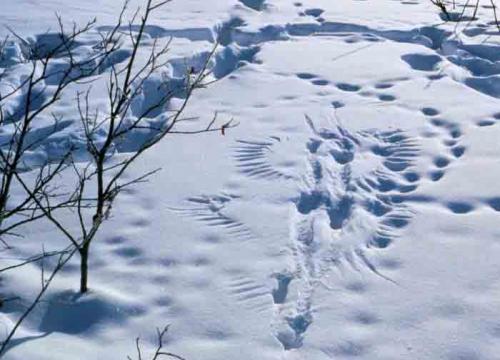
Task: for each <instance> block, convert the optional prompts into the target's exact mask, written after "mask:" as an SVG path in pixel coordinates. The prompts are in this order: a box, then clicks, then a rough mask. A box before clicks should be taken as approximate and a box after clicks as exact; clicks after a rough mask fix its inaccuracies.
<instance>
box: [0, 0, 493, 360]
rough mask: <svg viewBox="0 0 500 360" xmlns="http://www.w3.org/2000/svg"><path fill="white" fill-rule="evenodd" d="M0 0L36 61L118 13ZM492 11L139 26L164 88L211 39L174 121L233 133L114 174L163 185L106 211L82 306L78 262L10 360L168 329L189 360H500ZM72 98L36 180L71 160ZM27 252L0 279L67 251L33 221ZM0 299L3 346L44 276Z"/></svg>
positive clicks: (278, 12)
mask: <svg viewBox="0 0 500 360" xmlns="http://www.w3.org/2000/svg"><path fill="white" fill-rule="evenodd" d="M1 2H2V4H1V5H0V8H1V10H0V25H2V26H0V34H1V35H7V34H8V33H9V31H8V30H7V27H8V28H11V29H12V30H15V31H16V33H17V34H19V35H21V36H24V37H27V38H29V39H31V40H30V41H35V42H36V41H45V40H44V39H46V38H47V35H46V34H47V32H50V31H54V30H55V29H56V19H55V16H54V13H56V12H59V13H60V14H62V15H63V16H64V19H65V20H67V21H73V20H74V21H77V22H83V21H85V20H87V19H90V18H92V17H96V18H97V28H99V27H106V26H109V25H112V24H113V22H114V20H115V19H116V16H117V12H118V11H119V8H120V6H121V5H122V3H121V1H118V0H88V1H78V0H16V1H11V0H2V1H1ZM138 3H139V1H135V2H132V3H131V7H133V6H135V5H137V4H138ZM481 3H483V1H482V2H481ZM488 4H489V1H484V6H481V7H480V10H479V15H480V16H478V17H479V20H477V21H471V22H470V23H469V22H465V23H444V22H443V21H442V19H441V18H440V17H439V14H438V12H437V10H436V8H435V7H434V6H432V4H431V3H430V1H424V0H420V1H418V0H415V1H412V0H407V1H395V0H367V1H356V0H297V1H293V0H264V1H262V0H240V1H237V0H174V1H173V2H172V3H171V4H169V5H167V6H166V7H165V8H164V9H162V10H161V11H159V12H158V13H156V14H155V17H154V19H153V20H152V22H151V26H150V27H148V29H147V34H148V36H150V37H151V38H156V37H160V38H162V39H163V38H164V39H165V40H166V39H169V38H170V37H172V38H173V42H172V52H171V53H170V55H169V56H171V58H172V61H171V66H170V74H169V76H171V77H172V79H175V78H176V77H178V76H181V75H179V74H182V73H183V72H182V69H183V67H184V66H186V65H188V66H191V65H192V66H197V64H199V63H200V61H202V59H204V58H205V57H206V56H207V53H208V52H209V51H210V49H211V48H212V47H213V45H214V42H215V41H216V40H217V39H219V40H220V41H221V45H220V46H219V48H218V50H217V54H216V57H215V59H214V61H213V62H212V66H213V70H214V76H215V77H216V78H217V79H218V81H217V82H215V83H213V84H212V85H211V86H209V87H208V88H207V89H203V90H200V91H199V92H197V93H196V94H195V96H194V98H193V99H192V101H191V103H190V106H189V109H188V113H189V114H188V115H189V116H199V117H200V119H201V120H200V121H209V120H210V118H211V117H212V116H213V114H214V113H215V112H217V113H218V114H219V116H220V117H221V118H223V119H230V118H234V119H235V120H236V121H237V122H238V123H239V126H237V127H236V128H233V129H230V130H228V131H227V133H226V135H225V136H222V135H221V134H219V133H211V134H204V135H196V136H182V135H172V136H167V137H166V138H165V139H164V141H163V142H162V143H161V144H160V145H159V146H158V147H156V148H154V149H153V150H152V151H150V152H148V153H146V155H145V156H144V157H143V158H142V159H141V161H139V163H138V164H137V165H136V166H135V167H134V168H133V169H132V170H131V171H130V173H129V174H128V175H127V176H129V177H130V178H133V177H134V176H137V175H140V174H142V173H144V172H147V171H150V170H152V169H155V168H157V167H161V168H162V170H161V171H160V172H158V173H157V174H155V175H154V176H153V177H152V178H151V179H150V181H149V182H148V183H146V184H141V185H140V186H138V187H135V188H134V190H133V191H129V192H127V193H126V194H124V195H123V196H122V197H120V198H119V200H118V201H117V203H116V204H115V206H114V207H113V213H112V217H111V219H110V220H109V221H108V222H106V223H105V225H104V227H103V230H102V232H101V233H100V234H99V238H98V239H97V240H96V241H95V242H94V243H93V248H92V253H91V258H92V261H91V267H90V287H91V291H90V293H89V294H88V295H85V296H79V295H78V294H77V292H76V291H77V284H78V271H77V270H78V269H77V265H78V264H77V262H76V261H75V262H74V263H72V264H70V265H69V266H68V267H67V268H66V269H65V270H64V271H63V273H62V274H61V275H60V276H59V277H58V278H57V280H56V282H55V283H54V284H53V286H52V287H51V289H50V291H49V293H48V294H47V296H46V297H45V298H44V301H43V302H42V303H41V304H40V306H39V307H38V308H37V309H36V311H35V312H34V313H33V314H32V315H31V316H30V317H29V318H28V320H27V321H26V322H25V323H24V324H23V326H22V328H21V330H20V331H19V332H18V334H17V336H16V338H15V339H14V342H13V346H12V347H11V348H10V349H9V351H8V352H7V354H6V355H5V359H9V360H10V359H12V360H20V359H37V360H77V359H126V356H127V355H131V356H134V355H135V338H136V337H140V338H141V339H142V341H143V346H144V352H145V353H147V352H148V351H152V350H153V349H154V347H155V341H156V333H155V328H156V327H162V326H164V325H167V324H171V328H170V332H169V335H168V337H167V342H166V349H167V350H168V351H171V352H173V353H176V354H179V355H181V356H183V357H184V358H186V359H189V360H215V359H217V360H221V359H228V360H236V359H238V360H254V359H259V360H277V359H286V360H288V359H290V360H296V359H306V360H323V359H325V360H326V359H352V358H356V359H367V360H376V359H381V360H389V359H394V360H396V359H446V360H456V359H467V360H479V359H500V230H499V227H498V224H499V221H500V187H499V185H498V184H499V183H498V179H499V178H500V142H499V139H500V100H499V99H500V50H499V45H500V35H499V34H498V32H497V30H496V28H495V27H494V25H493V23H492V22H491V21H492V17H491V11H490V9H488V8H487V6H486V5H488ZM457 11H461V7H458V9H457ZM97 38H98V36H97V31H96V32H95V33H91V34H89V35H88V36H87V38H86V42H85V43H82V44H81V51H82V53H85V52H86V51H88V49H89V48H91V45H92V42H93V41H96V39H97ZM14 40H15V39H13V42H12V43H10V44H9V46H10V48H9V49H10V52H9V53H10V54H12V56H11V57H10V58H7V59H4V60H3V62H0V71H2V72H7V73H8V74H9V75H8V79H9V81H12V83H16V82H19V81H20V79H21V78H22V76H23V74H24V72H25V71H26V70H25V68H24V65H23V64H22V63H21V62H20V60H19V59H18V56H20V52H19V51H18V46H19V44H17V43H16V42H15V41H14ZM127 56H128V53H127V49H126V48H125V49H124V53H123V59H117V60H116V61H117V62H120V61H124V60H125V59H126V58H127ZM200 59H201V60H200ZM105 73H106V72H105V71H104V74H105ZM103 76H104V75H103ZM153 85H154V84H153ZM79 86H84V85H79ZM74 87H75V88H74V92H73V93H71V92H70V93H69V95H68V97H67V98H64V99H63V100H62V102H61V103H60V104H59V105H58V110H57V111H58V112H60V114H62V115H64V124H63V126H61V130H60V131H58V132H57V133H56V134H53V135H51V136H49V137H48V138H47V139H45V140H44V141H43V142H41V144H40V146H39V148H38V149H36V150H35V151H34V152H33V158H29V159H27V163H28V164H32V165H33V167H36V164H37V161H39V159H40V158H42V159H46V158H47V157H50V156H51V155H53V154H54V152H57V151H60V150H58V149H61V148H64V146H66V145H65V144H67V141H68V139H73V141H78V132H77V131H76V129H77V121H76V120H75V119H76V118H77V109H76V106H75V102H74V100H73V99H74V93H76V91H77V90H78V86H76V85H75V86H74ZM94 87H95V85H94ZM99 91H102V92H104V91H105V89H102V90H99V89H97V90H96V93H94V97H93V100H92V101H93V102H94V103H95V104H99V101H100V96H99ZM148 96H151V94H149V95H148V94H144V97H143V99H142V101H144V102H146V103H147V100H148V99H147V97H148ZM138 106H141V104H138ZM161 116H162V115H161V114H158V119H159V120H161ZM49 120H50V119H47V123H46V124H43V121H42V122H41V123H40V125H39V126H40V131H41V133H40V134H41V136H43V134H44V132H43V131H44V130H45V131H47V129H48V128H49V127H50V126H51V125H50V121H49ZM5 136H8V134H0V137H2V138H4V137H5ZM133 140H134V139H132V141H131V142H132V143H133ZM127 146H128V145H127V144H125V145H123V147H122V148H120V149H117V150H118V151H117V155H116V156H119V153H120V151H129V150H131V149H130V148H129V147H127ZM24 235H25V237H24V238H22V239H16V241H15V242H14V243H13V244H12V245H14V248H13V249H12V250H10V251H8V252H5V251H3V252H2V253H1V254H0V262H1V263H2V264H10V263H11V262H13V261H16V260H18V259H22V258H25V257H27V256H30V255H33V254H37V253H40V251H41V249H42V246H44V248H45V249H46V250H48V249H58V248H60V247H61V246H64V245H65V240H64V239H63V238H62V237H61V236H60V235H59V234H58V232H57V231H56V230H55V229H54V228H53V227H52V226H50V225H48V224H46V223H39V224H36V225H35V226H32V227H29V228H27V229H24ZM75 260H76V259H75ZM1 280H2V282H1V284H0V285H1V287H0V289H1V292H2V293H3V294H12V295H17V296H21V300H19V301H18V302H13V303H9V304H8V305H7V306H6V307H4V308H3V309H2V313H1V314H0V333H1V334H2V336H3V334H4V333H6V332H7V329H8V328H9V327H10V326H11V324H12V322H13V321H14V320H15V319H16V317H17V316H18V315H19V313H20V311H22V310H23V309H24V306H25V304H27V303H28V300H29V298H30V296H31V295H32V294H33V293H34V292H35V291H37V289H38V288H39V281H40V268H39V267H38V266H36V265H33V266H31V267H27V268H25V269H24V270H23V271H22V272H12V273H11V274H8V275H5V276H2V279H1Z"/></svg>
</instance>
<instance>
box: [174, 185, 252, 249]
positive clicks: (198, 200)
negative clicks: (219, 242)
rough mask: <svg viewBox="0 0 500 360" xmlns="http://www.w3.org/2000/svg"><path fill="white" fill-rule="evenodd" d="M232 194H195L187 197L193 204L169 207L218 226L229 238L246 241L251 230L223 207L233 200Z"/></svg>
mask: <svg viewBox="0 0 500 360" xmlns="http://www.w3.org/2000/svg"><path fill="white" fill-rule="evenodd" d="M236 198H237V197H236V196H234V195H226V194H224V195H215V196H196V197H191V198H189V199H187V201H188V202H189V203H190V204H191V205H194V206H189V207H185V208H171V210H172V211H174V212H177V213H179V214H181V215H184V216H187V217H190V218H192V219H195V220H197V221H200V222H202V223H203V224H205V225H206V226H210V227H217V228H220V229H221V230H222V231H224V233H226V234H227V235H229V236H230V237H231V238H234V239H238V240H242V241H246V240H251V239H253V238H254V235H253V233H252V231H251V230H250V229H249V228H248V227H247V226H246V225H245V224H243V223H242V222H240V221H238V220H236V219H234V218H232V217H230V216H228V215H226V214H225V207H226V205H227V204H228V203H230V202H231V201H233V200H235V199H236Z"/></svg>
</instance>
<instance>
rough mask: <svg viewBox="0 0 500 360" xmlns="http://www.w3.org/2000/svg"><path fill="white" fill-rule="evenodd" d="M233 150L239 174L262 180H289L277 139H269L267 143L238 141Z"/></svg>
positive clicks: (278, 139)
mask: <svg viewBox="0 0 500 360" xmlns="http://www.w3.org/2000/svg"><path fill="white" fill-rule="evenodd" d="M237 142H238V145H237V146H236V147H235V149H234V155H233V157H234V159H235V160H236V161H237V166H238V169H239V171H240V172H241V173H243V174H245V175H247V176H249V177H253V178H262V179H268V180H272V179H279V178H284V179H290V178H292V175H289V174H287V171H286V168H287V166H288V165H290V164H287V163H283V162H281V163H280V162H279V161H282V160H281V158H282V157H280V155H282V154H281V153H280V151H279V150H280V148H279V145H280V142H281V139H280V138H278V137H270V138H269V140H268V141H248V140H238V141H237Z"/></svg>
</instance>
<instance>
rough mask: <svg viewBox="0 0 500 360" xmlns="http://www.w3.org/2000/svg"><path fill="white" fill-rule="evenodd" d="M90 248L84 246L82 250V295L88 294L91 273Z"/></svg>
mask: <svg viewBox="0 0 500 360" xmlns="http://www.w3.org/2000/svg"><path fill="white" fill-rule="evenodd" d="M88 261H89V246H88V245H84V246H83V248H81V249H80V293H82V294H84V293H86V292H87V290H88V287H87V283H88V273H89V266H88Z"/></svg>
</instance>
